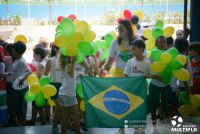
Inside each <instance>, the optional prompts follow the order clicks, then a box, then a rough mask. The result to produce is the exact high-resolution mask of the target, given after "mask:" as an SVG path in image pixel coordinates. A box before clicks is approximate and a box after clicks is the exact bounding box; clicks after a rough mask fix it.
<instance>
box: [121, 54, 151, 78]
mask: <svg viewBox="0 0 200 134" xmlns="http://www.w3.org/2000/svg"><path fill="white" fill-rule="evenodd" d="M150 66H151V63H150V62H149V61H148V60H147V59H144V60H143V61H137V60H136V59H135V58H132V59H130V60H128V62H127V64H126V67H125V69H124V74H125V75H128V77H131V76H144V75H147V74H150Z"/></svg>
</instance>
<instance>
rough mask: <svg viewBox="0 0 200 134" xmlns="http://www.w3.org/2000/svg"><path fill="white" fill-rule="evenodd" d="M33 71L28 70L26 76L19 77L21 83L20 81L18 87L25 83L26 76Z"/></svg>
mask: <svg viewBox="0 0 200 134" xmlns="http://www.w3.org/2000/svg"><path fill="white" fill-rule="evenodd" d="M31 73H32V72H31V71H30V70H28V71H27V72H26V73H25V75H24V77H22V78H21V79H19V83H18V85H17V86H18V87H22V86H23V85H24V84H23V83H24V81H25V80H26V78H27V77H28V76H29V75H30V74H31Z"/></svg>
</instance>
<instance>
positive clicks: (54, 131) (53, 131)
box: [51, 127, 60, 134]
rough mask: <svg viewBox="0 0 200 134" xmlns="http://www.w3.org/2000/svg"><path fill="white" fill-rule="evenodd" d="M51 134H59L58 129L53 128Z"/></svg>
mask: <svg viewBox="0 0 200 134" xmlns="http://www.w3.org/2000/svg"><path fill="white" fill-rule="evenodd" d="M51 134H60V132H59V129H58V128H57V127H53V128H52V132H51Z"/></svg>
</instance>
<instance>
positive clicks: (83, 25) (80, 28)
mask: <svg viewBox="0 0 200 134" xmlns="http://www.w3.org/2000/svg"><path fill="white" fill-rule="evenodd" d="M75 26H76V28H75V31H76V32H81V33H85V32H86V31H88V30H89V26H88V23H87V22H86V21H79V22H78V23H77V24H76V25H75Z"/></svg>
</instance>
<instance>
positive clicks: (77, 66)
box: [75, 63, 85, 83]
mask: <svg viewBox="0 0 200 134" xmlns="http://www.w3.org/2000/svg"><path fill="white" fill-rule="evenodd" d="M75 71H76V82H77V83H80V77H79V76H80V74H82V75H85V68H84V67H83V65H82V64H77V63H76V64H75Z"/></svg>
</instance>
